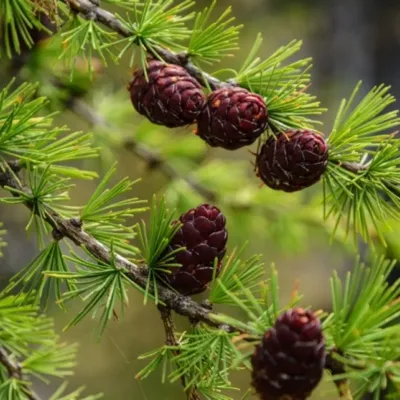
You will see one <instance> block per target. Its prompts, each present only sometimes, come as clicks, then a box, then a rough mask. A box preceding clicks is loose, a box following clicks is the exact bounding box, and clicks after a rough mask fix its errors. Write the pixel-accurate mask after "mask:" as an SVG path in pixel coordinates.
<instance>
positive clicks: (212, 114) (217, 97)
mask: <svg viewBox="0 0 400 400" xmlns="http://www.w3.org/2000/svg"><path fill="white" fill-rule="evenodd" d="M267 123H268V112H267V107H266V105H265V103H264V100H263V98H262V97H261V96H259V95H258V94H254V93H251V92H249V91H248V90H246V89H243V88H239V87H231V88H222V89H218V90H216V91H215V92H212V93H211V94H210V95H209V96H208V99H207V103H206V105H205V107H204V109H203V111H202V112H201V115H200V116H199V118H198V122H197V127H198V130H197V134H198V135H199V136H200V137H201V138H202V139H203V140H205V141H206V142H207V143H208V144H209V145H210V146H212V147H223V148H224V149H227V150H236V149H238V148H240V147H243V146H248V145H250V144H252V143H254V142H255V141H256V140H257V138H258V137H260V135H261V134H262V133H263V132H264V131H265V130H266V128H267Z"/></svg>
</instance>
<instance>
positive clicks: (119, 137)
mask: <svg viewBox="0 0 400 400" xmlns="http://www.w3.org/2000/svg"><path fill="white" fill-rule="evenodd" d="M207 5H209V1H208V0H202V1H200V0H198V1H197V5H196V7H197V8H198V9H201V8H203V7H205V6H207ZM228 5H232V7H233V15H234V16H235V17H236V20H237V22H238V23H242V24H244V28H243V30H242V32H241V40H240V47H241V50H240V51H238V52H237V53H236V54H235V57H233V58H231V59H225V60H224V61H223V63H222V65H221V66H218V68H228V67H229V68H236V67H239V66H240V65H241V63H242V61H243V58H244V57H245V56H246V55H247V52H248V51H249V49H250V47H251V46H252V44H253V42H254V39H255V37H256V34H257V33H258V32H262V34H263V37H264V42H263V47H262V52H261V56H262V57H267V56H268V55H269V54H271V53H272V52H273V51H275V50H276V49H277V48H278V47H279V46H281V45H284V44H286V43H288V42H289V41H291V40H292V39H302V40H304V46H303V48H302V50H301V56H302V57H308V56H312V57H313V59H314V62H313V65H314V66H313V69H312V75H313V84H312V87H311V88H310V91H311V92H312V93H314V94H316V95H317V96H318V97H319V99H320V100H321V101H322V104H323V106H325V107H327V108H328V109H329V112H328V113H326V114H325V115H323V116H322V119H323V120H324V122H326V126H331V121H332V119H333V117H334V113H335V111H336V109H337V107H338V103H339V101H340V99H341V98H342V97H344V96H348V95H349V93H350V91H351V90H352V88H353V87H354V85H355V84H356V82H357V81H358V80H360V79H361V80H363V81H364V86H363V87H364V91H366V90H368V89H369V88H370V87H371V86H373V85H375V84H378V83H381V82H384V83H386V84H390V85H392V88H393V90H392V92H393V94H394V95H395V96H396V95H397V96H400V74H399V72H398V71H399V67H400V2H399V1H398V0H384V1H382V0H379V1H378V0H352V1H348V0H324V1H317V0H308V1H307V0H303V1H299V0H285V1H283V0H241V1H240V0H229V1H225V0H220V1H219V2H218V6H217V8H218V9H220V10H222V9H224V8H226V7H227V6H228ZM41 62H43V60H42V61H41ZM48 62H51V61H50V60H49V61H48ZM2 63H3V64H2V65H0V72H2V73H1V78H0V84H4V83H5V82H7V80H8V78H9V77H10V75H8V76H7V75H6V74H5V73H4V72H5V71H9V68H8V67H9V65H6V64H5V63H4V62H3V61H2ZM22 76H23V74H22ZM27 76H31V75H29V74H28V75H27ZM130 76H131V69H130V67H129V66H128V60H126V62H124V61H123V62H121V64H120V65H118V66H115V65H112V64H111V63H110V65H109V66H108V67H107V68H106V69H105V70H104V71H103V72H102V73H101V74H98V76H97V77H96V79H95V82H94V83H93V87H92V88H91V89H90V90H89V92H88V93H87V94H86V95H85V97H86V100H87V101H88V102H89V103H90V104H91V105H92V106H93V107H94V108H95V109H96V110H97V111H98V112H99V113H100V114H101V115H103V116H104V117H106V118H108V120H110V121H111V122H112V123H113V125H114V126H116V127H118V128H117V129H114V128H110V129H101V130H100V129H95V130H93V129H92V127H91V126H90V124H88V123H87V121H85V120H84V119H82V118H80V117H78V116H76V115H75V114H74V113H72V112H71V111H68V110H65V111H63V112H61V113H60V114H59V115H58V116H57V118H56V123H57V124H60V125H62V124H66V125H68V126H69V128H70V129H71V130H72V131H74V130H84V131H86V130H91V131H93V132H94V142H95V144H96V145H99V146H100V147H101V155H102V159H101V160H97V161H90V162H88V163H87V164H85V165H84V167H85V168H90V169H95V170H97V171H98V172H99V174H100V175H101V174H102V173H104V171H105V170H107V168H108V166H109V165H110V163H111V162H112V161H113V160H114V159H116V160H118V174H119V177H123V176H126V175H128V176H129V177H130V178H131V179H137V178H142V181H141V182H139V183H138V184H137V185H136V186H135V189H134V195H135V196H137V197H140V198H142V199H148V200H149V199H151V196H152V195H153V193H164V192H166V191H167V194H168V200H169V201H170V204H171V206H174V207H177V208H178V210H179V211H183V210H185V209H186V208H188V207H191V206H196V205H197V204H198V203H199V202H200V201H202V199H201V198H200V197H199V196H198V195H197V194H195V193H193V192H192V191H191V190H190V188H188V187H187V186H186V185H185V183H184V182H183V181H182V180H177V181H174V182H170V181H169V180H168V179H167V178H166V177H165V175H164V174H163V173H162V172H160V171H159V170H157V169H149V168H148V165H147V164H146V162H144V161H143V160H142V159H141V158H140V157H138V156H136V155H135V154H133V153H132V152H131V151H129V148H126V147H127V146H125V148H124V146H123V143H126V141H129V139H133V138H134V139H135V141H138V142H143V143H144V144H145V145H146V146H148V147H149V148H151V149H152V150H154V151H157V152H158V151H160V152H161V154H162V155H163V156H164V157H166V158H167V159H168V160H169V162H171V163H172V164H173V165H174V166H175V167H176V168H177V169H179V170H180V171H182V174H186V173H194V174H197V177H198V179H200V180H202V181H203V182H204V183H205V184H207V185H218V187H216V188H215V190H216V191H217V192H218V199H220V200H221V204H222V205H221V204H219V201H217V205H219V206H221V208H223V211H224V212H225V211H226V214H227V215H228V224H229V225H228V227H229V230H230V242H229V248H230V250H232V249H233V247H234V246H240V245H241V244H242V243H244V242H245V241H248V242H249V245H248V247H247V249H246V252H247V254H248V255H251V254H254V253H262V254H263V255H264V260H265V262H266V268H268V265H269V263H270V262H272V261H274V262H275V263H276V265H277V268H278V271H279V275H280V289H281V297H282V302H283V303H282V304H285V302H286V301H287V300H288V299H289V296H290V293H291V292H292V290H293V288H294V286H295V284H296V282H299V284H300V292H301V293H302V294H304V298H303V300H302V303H303V304H304V305H312V306H313V307H314V308H315V309H319V308H323V309H329V307H330V296H329V276H330V274H331V272H332V270H333V269H337V270H338V271H340V273H341V274H342V273H344V272H345V271H346V270H348V269H349V268H351V267H352V265H353V264H354V252H352V249H351V247H349V246H348V245H345V244H344V243H342V242H341V241H340V240H337V241H334V242H333V244H332V245H331V244H330V237H329V232H327V231H329V227H326V226H323V223H322V222H321V217H320V216H321V215H322V208H321V205H320V201H319V198H318V196H317V197H316V200H315V203H314V202H313V203H312V204H311V205H309V206H304V204H307V201H308V199H314V196H315V194H316V193H317V194H318V193H319V192H320V191H321V187H320V186H318V187H315V188H312V189H311V190H308V191H306V194H301V196H300V195H299V196H297V195H291V194H276V193H273V192H271V191H270V190H268V189H266V188H258V182H257V181H256V178H255V177H254V176H253V173H252V166H251V164H250V160H251V156H250V154H249V152H248V150H246V149H245V150H240V151H235V152H226V151H221V150H216V149H209V148H206V147H205V146H204V144H203V143H201V141H200V139H198V138H196V137H195V135H194V134H193V132H192V130H191V129H190V128H188V129H180V130H174V131H165V130H163V129H162V128H160V127H155V126H151V125H150V124H148V123H146V122H145V121H143V119H142V118H141V117H138V116H137V115H136V114H135V112H134V110H133V108H132V106H131V104H130V100H129V96H128V93H127V92H126V85H127V83H128V81H129V79H130ZM210 163H211V164H210ZM221 165H222V166H221ZM227 171H228V172H227ZM248 181H249V182H250V183H248ZM238 185H239V186H240V187H237V186H238ZM248 185H250V186H248ZM95 186H96V181H93V182H92V181H90V182H78V183H77V186H76V187H75V188H74V189H73V191H72V192H71V197H72V199H73V200H72V202H73V203H74V204H84V202H85V200H86V199H87V198H88V197H89V196H90V194H91V193H92V191H93V190H94V188H95ZM254 188H257V189H254ZM255 190H257V192H255ZM254 193H256V194H254ZM253 200H254V201H256V202H258V203H257V207H253V203H252V201H253ZM313 201H314V200H313ZM260 202H264V203H265V204H267V206H266V207H265V208H263V207H261V206H260V207H259V206H258V205H259V204H260ZM224 204H227V205H228V204H233V206H232V207H228V206H227V209H226V210H225V209H224V207H223V205H224ZM286 209H287V210H288V211H286ZM286 212H287V215H286V214H285V213H286ZM275 213H277V214H276V215H278V214H279V218H274V217H276V215H275ZM300 214H301V216H300ZM27 217H28V213H27V211H26V210H24V209H23V208H22V207H16V206H15V207H14V206H8V207H4V206H1V207H0V221H2V222H3V223H4V224H5V228H6V229H7V231H8V233H7V235H6V240H7V242H8V247H7V248H6V249H5V257H4V258H2V259H1V260H0V262H1V267H2V276H3V279H4V282H6V280H7V279H8V277H9V276H10V275H11V274H14V273H15V272H17V271H18V270H20V269H21V268H22V267H23V266H24V265H26V264H27V262H29V261H30V260H31V259H32V258H33V257H34V256H35V255H36V254H37V252H38V250H37V246H36V242H35V240H34V238H32V237H31V238H30V237H26V236H25V231H24V227H25V224H26V222H27ZM144 218H147V215H146V216H144ZM325 228H326V229H325ZM396 241H397V239H396V237H395V238H394V240H393V241H392V242H393V243H394V246H395V247H396ZM361 250H363V249H361ZM142 303H143V299H142V296H141V295H140V294H138V293H135V292H132V293H131V296H130V305H129V308H128V311H127V313H126V315H125V316H124V317H123V318H121V319H120V320H119V321H115V322H112V323H110V324H109V327H108V328H107V330H106V333H105V335H104V337H103V339H102V340H101V341H100V342H99V343H97V342H96V341H95V336H94V334H93V330H94V327H95V325H96V321H92V320H90V319H86V320H84V321H83V322H82V323H81V324H79V325H78V326H77V327H74V328H72V329H70V330H68V331H67V332H64V333H61V331H62V328H63V327H64V326H65V325H66V323H67V322H68V321H69V320H70V319H71V317H72V316H73V315H74V313H75V312H76V311H77V310H78V308H79V307H80V304H78V303H74V304H70V307H69V309H68V312H65V313H64V312H61V311H60V310H59V309H58V308H57V307H55V306H54V307H53V308H51V309H50V310H49V314H50V315H52V316H53V317H54V318H55V321H56V326H57V328H58V329H59V330H60V334H61V335H62V338H63V339H65V340H66V341H68V342H75V341H76V342H79V344H80V350H79V357H78V365H77V367H76V374H75V376H73V377H71V378H70V382H71V384H73V385H74V386H78V385H81V384H83V385H85V386H86V387H87V392H88V393H95V392H103V393H104V395H105V399H113V400H114V399H115V400H123V399H143V400H146V399H148V400H153V399H165V400H168V399H171V400H172V399H177V400H179V399H183V398H184V395H183V394H182V392H181V387H180V385H179V384H176V385H170V384H164V385H162V384H161V383H160V377H159V376H157V375H154V376H151V377H150V378H149V379H147V380H145V381H138V380H136V379H135V374H136V373H137V372H138V371H139V370H140V369H141V368H142V367H143V366H144V365H145V364H144V362H141V361H138V360H137V356H138V355H139V354H142V353H145V352H147V351H150V350H152V349H154V348H155V347H157V346H160V345H161V344H162V343H163V341H164V333H163V329H162V325H161V322H160V317H159V314H158V312H157V310H156V308H155V307H153V306H152V305H148V306H143V305H142ZM177 323H178V326H179V328H180V329H181V330H183V329H185V327H186V326H187V324H186V321H184V320H181V319H180V318H177ZM233 378H234V379H233V382H234V384H236V385H238V386H240V387H242V388H244V389H247V388H248V386H249V374H248V373H247V372H246V373H238V374H237V375H235V376H234V377H233ZM54 384H56V383H54ZM38 388H39V389H38V392H39V393H40V394H41V395H42V396H43V397H44V398H45V397H46V394H49V393H51V390H50V388H49V387H48V386H46V385H45V384H42V383H38ZM241 396H242V394H237V395H236V396H235V395H234V396H233V397H234V398H235V399H240V398H241ZM313 398H315V399H318V398H324V399H325V398H326V399H335V398H337V396H336V394H335V391H334V387H333V385H332V384H331V383H329V382H326V383H325V384H323V385H321V387H320V388H319V390H318V391H317V392H316V393H315V394H314V396H313Z"/></svg>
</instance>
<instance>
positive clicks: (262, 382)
mask: <svg viewBox="0 0 400 400" xmlns="http://www.w3.org/2000/svg"><path fill="white" fill-rule="evenodd" d="M251 362H252V366H253V371H252V385H253V387H254V388H255V389H256V391H257V393H258V394H259V395H260V399H262V400H283V399H285V400H304V399H306V398H307V397H309V395H310V394H311V392H312V391H313V390H314V388H315V387H316V386H317V385H318V383H319V381H320V380H321V378H322V374H323V370H324V365H325V340H324V337H323V334H322V330H321V324H320V321H319V319H318V318H317V317H316V316H315V315H314V314H313V313H312V312H311V311H306V310H303V309H301V308H295V309H292V310H289V311H286V312H285V313H284V314H282V315H281V316H280V317H279V318H278V319H277V321H276V323H275V326H274V327H273V328H271V329H269V330H268V331H267V332H266V333H265V335H264V337H263V339H262V342H261V344H259V345H257V347H256V349H255V352H254V354H253V356H252V359H251Z"/></svg>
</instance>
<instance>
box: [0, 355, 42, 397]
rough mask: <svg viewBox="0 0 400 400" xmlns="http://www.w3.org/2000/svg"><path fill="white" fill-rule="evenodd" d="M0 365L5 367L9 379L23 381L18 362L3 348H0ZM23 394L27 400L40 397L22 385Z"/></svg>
mask: <svg viewBox="0 0 400 400" xmlns="http://www.w3.org/2000/svg"><path fill="white" fill-rule="evenodd" d="M0 364H1V365H3V366H4V367H5V369H6V370H7V373H8V376H9V378H10V379H16V380H18V381H23V376H22V368H21V366H20V365H19V363H18V362H16V361H14V360H12V359H11V357H10V355H9V354H8V352H7V351H6V349H5V348H4V347H0ZM24 394H25V396H26V397H27V398H28V399H29V400H40V397H38V396H37V395H36V394H35V393H34V392H33V391H31V390H30V389H29V388H28V387H26V385H24Z"/></svg>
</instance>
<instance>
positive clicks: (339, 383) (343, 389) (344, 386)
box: [325, 350, 353, 400]
mask: <svg viewBox="0 0 400 400" xmlns="http://www.w3.org/2000/svg"><path fill="white" fill-rule="evenodd" d="M334 353H335V351H334V350H332V351H331V353H328V354H327V357H326V362H325V368H326V369H327V370H328V371H330V373H331V374H332V376H335V375H341V374H344V373H345V372H346V371H345V369H344V366H343V363H341V362H340V361H339V360H336V359H335V358H334ZM333 382H334V384H335V385H336V388H337V391H338V394H339V396H340V399H342V400H353V396H352V394H351V390H350V383H349V380H348V379H334V380H333Z"/></svg>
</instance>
